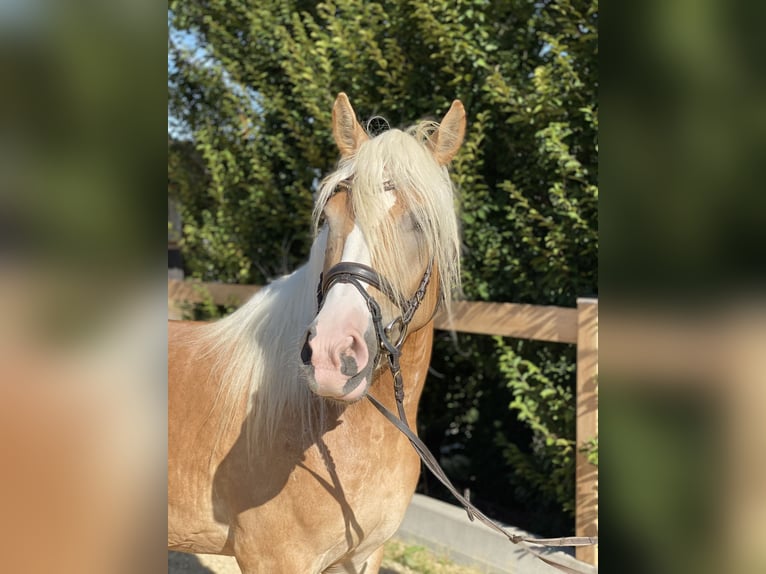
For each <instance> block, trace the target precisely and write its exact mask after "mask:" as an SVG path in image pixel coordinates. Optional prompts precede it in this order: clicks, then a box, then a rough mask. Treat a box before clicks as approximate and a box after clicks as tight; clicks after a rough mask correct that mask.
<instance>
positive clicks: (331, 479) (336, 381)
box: [168, 95, 465, 574]
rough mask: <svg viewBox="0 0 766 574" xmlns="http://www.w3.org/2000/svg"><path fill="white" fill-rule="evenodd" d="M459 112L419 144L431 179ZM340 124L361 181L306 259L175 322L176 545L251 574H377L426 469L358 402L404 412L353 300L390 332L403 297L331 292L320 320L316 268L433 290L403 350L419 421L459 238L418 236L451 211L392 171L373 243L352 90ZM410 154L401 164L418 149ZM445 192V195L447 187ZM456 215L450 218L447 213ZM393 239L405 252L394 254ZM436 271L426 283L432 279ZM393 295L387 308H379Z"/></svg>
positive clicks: (408, 406)
mask: <svg viewBox="0 0 766 574" xmlns="http://www.w3.org/2000/svg"><path fill="white" fill-rule="evenodd" d="M453 110H454V111H453ZM464 118H465V115H464V112H463V109H462V105H460V104H459V102H456V103H455V104H453V107H452V108H451V110H450V113H449V114H447V116H445V119H444V120H443V122H442V127H441V128H439V131H438V132H434V135H433V137H432V138H431V139H430V140H427V141H426V142H425V143H418V145H419V146H421V147H422V148H423V149H424V150H428V151H429V153H430V154H431V155H430V156H429V157H431V161H432V162H433V163H434V166H436V168H434V166H430V167H429V169H432V168H434V169H439V170H440V173H444V174H446V170H445V169H444V166H445V165H446V164H447V163H448V162H449V160H450V159H451V158H452V156H454V153H455V152H456V151H457V149H458V147H459V146H460V143H461V142H462V137H463V129H464V124H465V119H464ZM333 119H334V125H333V127H334V135H335V139H336V142H337V143H338V147H339V148H340V150H341V154H342V156H343V157H344V158H346V159H347V160H348V161H347V164H348V165H346V170H347V171H348V170H352V171H353V173H350V174H349V173H345V172H343V169H344V168H343V165H344V164H343V160H342V161H341V167H339V170H338V171H339V172H340V173H339V175H338V178H339V179H338V181H340V179H344V180H347V181H348V180H349V178H350V177H356V178H357V179H358V180H359V181H360V183H355V184H354V191H353V193H352V191H351V189H350V187H349V190H348V193H336V192H335V191H332V190H330V191H326V192H325V193H324V195H322V193H321V192H320V197H319V199H318V203H319V206H320V207H319V209H318V210H317V213H319V212H321V213H322V214H323V216H324V217H325V218H326V219H327V224H326V225H324V226H323V227H322V229H321V230H320V231H319V233H318V235H317V239H316V241H315V244H314V247H313V248H312V254H311V257H310V260H309V263H308V264H307V265H306V266H304V267H303V268H301V269H299V270H298V271H296V272H295V273H293V274H292V275H290V276H288V277H285V278H282V279H280V280H278V281H276V282H274V283H272V284H271V285H270V286H268V287H266V288H265V289H263V290H262V291H261V292H259V293H258V294H257V295H256V296H255V297H254V299H253V300H252V301H250V302H249V303H248V304H246V305H245V306H244V307H243V308H242V309H240V310H239V311H237V312H236V313H234V314H233V315H231V316H230V317H228V318H227V319H224V320H222V321H220V322H217V323H214V324H200V323H182V322H171V323H170V324H169V331H168V341H169V355H168V363H169V389H168V413H169V418H168V504H169V510H168V536H169V547H170V548H171V549H174V550H182V551H187V552H199V553H217V554H233V555H235V556H236V557H237V561H238V563H239V565H240V567H241V569H242V570H243V572H245V573H246V574H251V573H256V572H259V573H260V572H263V573H289V574H294V573H301V574H303V573H311V574H314V573H316V574H319V573H323V572H354V573H361V572H364V573H366V574H374V573H376V572H378V569H379V567H380V561H381V559H382V545H383V543H384V542H385V541H386V540H387V539H388V538H390V537H391V536H392V535H393V534H394V532H395V531H396V529H397V528H398V526H399V524H400V522H401V520H402V518H403V516H404V512H405V510H406V508H407V505H408V504H409V502H410V499H411V497H412V494H413V492H414V489H415V485H416V482H417V478H418V473H419V468H420V461H419V459H418V456H417V455H416V454H415V452H414V451H413V450H412V448H411V447H410V444H409V442H408V441H407V439H406V438H405V437H404V436H403V435H401V434H400V433H399V432H398V430H397V429H396V428H395V427H394V426H393V425H391V424H389V423H388V421H386V420H385V419H384V418H383V417H382V416H381V414H380V413H379V412H377V411H376V410H375V408H374V407H373V406H372V404H371V403H370V402H368V401H366V400H359V399H361V398H363V397H364V396H365V395H366V394H368V393H369V394H370V395H373V396H374V397H375V398H377V399H378V400H379V401H380V402H381V403H383V404H384V405H385V406H386V407H387V408H388V409H389V410H394V409H395V408H396V407H395V401H394V393H393V377H392V375H391V372H390V371H389V370H388V369H385V368H383V367H381V366H380V365H379V363H378V362H377V361H376V357H377V355H378V347H379V341H377V340H375V329H373V323H372V322H371V320H370V317H369V312H368V309H367V305H366V304H365V300H364V298H363V296H360V294H359V293H358V292H357V291H356V290H357V289H359V290H361V289H362V288H363V289H364V290H365V292H368V293H369V294H370V295H371V296H374V298H375V299H376V300H378V301H379V302H380V303H381V307H382V308H383V315H384V317H385V320H386V322H388V321H389V320H391V319H392V318H393V317H395V316H396V314H397V303H401V301H397V300H396V298H395V297H393V296H392V295H391V294H390V293H388V294H387V295H384V294H383V293H382V292H380V291H378V290H377V289H375V288H373V287H369V286H364V287H360V286H357V287H354V286H352V285H349V284H335V285H333V286H329V287H328V289H327V292H326V293H324V294H323V295H324V297H323V302H322V305H321V307H320V309H319V310H318V309H317V295H316V293H317V284H318V282H319V281H320V277H321V275H320V274H321V273H325V276H326V273H327V271H328V269H331V268H332V267H333V266H334V265H336V264H338V263H339V262H341V261H353V262H360V263H362V264H367V265H371V266H372V267H376V266H377V265H380V266H382V268H383V269H385V270H386V271H387V272H388V274H389V275H388V276H387V277H386V279H387V280H388V279H394V281H393V287H394V288H395V289H396V290H398V292H399V293H412V292H413V291H414V290H415V289H416V288H417V287H418V285H419V284H420V285H421V286H422V287H423V288H424V289H425V296H424V297H422V298H421V299H422V300H419V301H418V305H417V306H416V308H417V310H416V311H415V312H414V313H413V314H412V317H410V319H411V322H410V323H409V333H408V335H407V337H406V338H405V339H404V342H403V344H402V346H401V349H400V350H401V359H400V364H401V372H402V375H403V380H404V382H405V391H406V392H405V401H404V410H405V412H406V415H407V418H408V419H409V421H410V422H411V424H412V425H413V427H414V426H415V421H416V413H417V404H418V400H419V398H420V394H421V392H422V389H423V383H424V381H425V377H426V373H427V370H428V363H429V360H430V353H431V342H432V338H433V322H432V317H433V313H434V311H435V309H436V306H437V304H438V302H439V299H440V297H442V296H444V295H445V293H444V290H445V287H444V275H445V271H444V269H445V268H446V269H447V272H448V273H449V274H450V277H449V278H448V279H449V280H454V274H455V270H456V269H457V263H456V259H457V253H456V252H455V249H454V248H451V247H449V246H448V247H444V245H441V244H439V242H442V243H443V242H444V241H452V242H453V243H452V244H453V246H454V245H457V238H456V237H454V238H452V237H445V236H444V235H440V234H439V230H435V231H434V234H433V236H432V237H431V236H428V237H425V238H421V237H420V235H417V234H421V233H425V234H427V233H430V231H429V230H426V231H425V232H424V231H422V228H423V226H429V225H430V226H435V225H438V224H439V222H438V221H431V220H438V219H439V218H442V219H444V218H445V217H447V216H445V215H444V214H445V213H446V211H443V210H442V211H438V210H439V209H442V208H443V206H442V207H440V208H438V209H437V211H433V209H431V208H430V207H429V206H426V208H423V206H422V205H420V204H424V203H429V202H433V203H443V202H444V197H441V198H436V199H433V198H429V197H423V196H422V190H421V191H420V192H419V193H421V195H412V196H407V195H406V192H404V191H402V189H403V187H404V185H406V183H407V182H409V183H411V182H413V181H414V182H415V183H417V181H418V177H417V176H413V175H412V174H409V175H407V174H405V175H406V178H405V179H406V182H400V181H399V180H397V179H396V177H397V174H396V173H390V174H389V173H386V176H387V177H389V176H390V177H391V178H392V180H393V181H394V182H395V183H396V184H397V191H396V194H393V193H392V192H390V191H384V190H382V191H381V194H380V196H376V197H375V198H372V199H373V200H374V201H377V202H380V201H383V204H384V206H385V210H384V212H385V213H386V214H387V215H386V216H387V217H390V219H391V221H393V222H394V224H393V225H394V227H392V229H393V231H391V230H390V229H389V230H388V231H386V233H389V234H390V233H393V235H390V236H388V235H387V236H384V237H383V239H380V238H377V237H376V236H375V233H377V232H378V231H379V227H380V226H379V225H378V222H379V221H380V217H382V216H381V215H380V214H378V215H376V216H374V217H373V215H371V214H370V211H371V210H370V209H369V205H366V204H364V202H366V201H368V200H367V199H361V198H360V197H359V195H360V194H361V193H362V192H363V191H364V182H363V181H362V180H364V178H367V179H369V174H368V173H366V172H365V171H364V166H363V165H361V163H362V160H363V158H364V156H363V152H362V151H360V150H363V149H364V148H363V147H362V146H363V145H364V143H365V142H366V141H367V139H368V138H367V136H366V134H364V133H363V131H361V128H360V127H359V125H358V124H357V123H356V121H355V116H354V115H353V110H352V109H351V107H350V104H348V100H347V99H346V98H345V95H341V96H339V98H338V100H337V101H336V105H335V109H334V114H333ZM445 126H446V127H445ZM447 128H449V129H447ZM392 131H395V130H392ZM399 133H401V132H399ZM439 136H441V137H439ZM379 137H382V136H379ZM391 137H399V136H394V135H392V136H391ZM406 137H408V138H410V139H413V138H411V136H409V135H408V136H406ZM375 139H378V138H375ZM370 141H374V140H370ZM384 143H385V142H384ZM381 145H383V144H381ZM397 145H400V144H397ZM408 145H409V144H408ZM394 147H395V146H394ZM368 149H373V148H372V146H370V147H369V148H368ZM403 151H404V152H405V153H408V155H407V156H406V157H404V159H403V161H404V162H405V163H406V162H408V161H412V162H415V161H416V159H417V157H420V156H419V155H417V154H419V153H421V152H418V151H417V150H415V148H413V149H412V150H410V151H409V152H407V150H403ZM357 152H358V153H357ZM370 153H372V152H370ZM413 154H415V156H417V157H414V156H413ZM357 155H358V157H357ZM423 157H425V156H423ZM394 160H396V158H394ZM394 160H390V159H385V158H384V159H383V160H381V165H384V166H385V170H389V169H391V166H392V165H396V164H395V163H392V161H394ZM354 162H357V163H354ZM349 166H350V167H349ZM434 173H436V172H434ZM413 178H414V179H413ZM328 179H332V178H328ZM441 181H442V187H443V186H444V185H449V183H448V181H449V180H448V179H447V180H446V183H445V180H441ZM379 183H380V185H381V186H382V184H383V182H382V181H381V182H379ZM336 184H337V182H336V181H330V182H329V184H328V185H330V186H332V187H336V186H337V185H336ZM424 185H425V184H424ZM411 187H418V186H417V185H411ZM376 189H377V188H376ZM442 191H443V192H444V193H449V194H450V197H451V188H450V189H449V190H448V191H444V190H442ZM354 194H356V195H354ZM386 194H388V196H387V195H386ZM389 196H390V197H389ZM445 197H446V196H445ZM381 198H382V199H381ZM416 203H417V204H418V205H414V204H416ZM375 205H379V203H378V204H375ZM421 208H422V213H420V212H418V209H421ZM365 209H367V212H365ZM447 209H448V211H449V212H452V217H454V210H453V206H452V205H451V204H450V205H449V206H447ZM413 211H414V212H416V213H415V215H412V213H413ZM375 217H378V219H375ZM371 218H372V219H371ZM317 220H319V216H317ZM373 220H374V223H370V221H373ZM453 224H454V221H453V222H451V223H450V224H449V225H452V226H453V227H454V231H456V224H455V225H453ZM450 229H452V228H450ZM413 230H414V231H413ZM356 231H360V232H361V233H355V232H356ZM362 236H363V238H361V237H362ZM354 237H356V239H354ZM360 238H361V239H360ZM390 241H396V242H397V243H398V244H397V245H390V244H388V245H386V244H387V243H389V242H390ZM368 242H375V245H372V246H368ZM392 249H393V250H396V249H399V252H395V253H392V254H390V255H389V259H388V260H386V259H385V254H384V255H383V256H381V255H379V253H380V252H381V250H387V251H389V252H390V251H391V250H392ZM424 250H425V251H430V252H426V253H423V251H424ZM445 254H447V255H445ZM450 257H453V258H454V259H455V261H452V262H450V261H449V260H448V259H449V258H450ZM429 261H430V262H431V263H432V264H433V276H432V278H431V280H430V282H427V283H423V282H421V278H422V277H423V269H424V267H425V266H426V265H427V264H428V268H429V270H430V269H431V264H430V263H428V262H429ZM397 265H399V268H398V269H397V267H396V266H397ZM394 274H396V275H397V276H396V277H394ZM386 296H388V297H389V298H392V299H393V300H394V303H390V302H388V301H385V303H384V300H385V299H386ZM399 308H401V307H399ZM371 333H372V335H371ZM301 347H303V351H301ZM301 358H302V360H301ZM309 389H310V390H309ZM312 391H313V392H312Z"/></svg>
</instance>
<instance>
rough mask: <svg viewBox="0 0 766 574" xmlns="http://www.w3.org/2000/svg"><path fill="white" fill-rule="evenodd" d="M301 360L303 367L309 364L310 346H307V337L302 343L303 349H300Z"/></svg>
mask: <svg viewBox="0 0 766 574" xmlns="http://www.w3.org/2000/svg"><path fill="white" fill-rule="evenodd" d="M301 360H302V361H303V364H304V365H310V364H311V345H309V337H306V342H305V343H303V348H302V349H301Z"/></svg>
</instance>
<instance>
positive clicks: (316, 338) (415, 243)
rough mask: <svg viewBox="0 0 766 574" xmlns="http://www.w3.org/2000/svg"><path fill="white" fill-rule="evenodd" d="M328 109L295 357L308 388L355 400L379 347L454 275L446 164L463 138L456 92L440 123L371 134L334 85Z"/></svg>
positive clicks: (395, 338) (432, 302)
mask: <svg viewBox="0 0 766 574" xmlns="http://www.w3.org/2000/svg"><path fill="white" fill-rule="evenodd" d="M332 117H333V135H334V137H335V142H336V144H337V145H338V148H339V150H340V153H341V160H340V162H339V165H338V169H337V170H336V171H335V172H333V173H332V174H331V175H330V176H328V177H327V178H326V179H325V180H324V181H323V182H322V184H321V186H320V189H319V192H318V198H317V207H316V209H315V222H316V225H317V227H318V228H319V227H321V232H320V235H322V236H323V237H324V238H325V239H326V248H325V251H324V262H323V265H322V267H323V271H322V278H321V279H320V282H319V285H318V288H317V295H318V300H319V312H318V314H317V315H316V317H315V319H314V321H313V322H312V323H311V325H310V326H309V328H308V331H307V333H306V338H305V344H304V346H303V349H302V352H301V358H302V360H303V363H304V366H305V373H306V380H307V382H308V385H309V387H310V388H311V390H313V391H314V392H315V393H317V394H318V395H320V396H324V397H328V398H332V399H335V400H339V401H343V402H354V401H356V400H359V399H361V398H362V397H364V396H365V394H366V392H367V390H368V388H369V386H370V384H371V383H372V380H373V375H374V371H375V368H376V365H377V364H378V355H379V351H380V349H381V347H383V348H385V347H386V345H394V346H398V347H399V348H401V344H402V343H403V340H404V338H405V337H406V334H407V332H408V331H409V332H413V331H415V330H417V329H418V328H420V327H422V326H424V325H425V324H427V323H428V322H429V321H430V319H431V318H432V316H433V313H434V312H435V308H436V305H437V303H438V301H439V297H440V296H442V297H447V298H448V297H449V294H450V290H451V289H452V288H453V287H454V286H455V285H456V284H457V282H458V277H459V238H458V226H457V220H456V216H455V209H454V201H453V196H452V184H451V182H450V179H449V175H448V174H447V170H446V165H447V164H448V163H449V162H450V161H451V160H452V158H453V157H454V156H455V154H456V153H457V151H458V149H459V148H460V145H461V143H462V141H463V136H464V133H465V111H464V109H463V105H462V104H461V103H460V102H459V101H457V100H456V101H455V102H453V104H452V106H451V107H450V109H449V111H448V112H447V114H446V115H445V116H444V118H443V119H442V122H441V123H440V124H439V125H437V124H435V123H433V122H430V123H423V124H419V125H418V126H415V127H413V128H411V129H410V130H408V131H407V132H403V131H400V130H389V131H386V132H384V133H383V134H381V135H379V136H377V137H374V138H370V137H369V136H368V135H367V133H366V132H365V131H364V130H363V129H362V127H361V126H360V125H359V123H358V122H357V120H356V114H355V112H354V110H353V108H352V107H351V104H350V103H349V100H348V98H347V97H346V95H345V94H342V93H341V94H339V95H338V98H337V99H336V100H335V105H334V107H333V115H332Z"/></svg>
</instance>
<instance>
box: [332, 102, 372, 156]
mask: <svg viewBox="0 0 766 574" xmlns="http://www.w3.org/2000/svg"><path fill="white" fill-rule="evenodd" d="M332 135H333V136H334V137H335V143H336V144H337V146H338V149H339V150H340V155H341V156H343V157H346V156H349V155H353V154H354V153H356V150H358V149H359V146H360V145H362V143H364V142H365V141H367V140H368V139H369V136H368V135H367V134H366V133H365V131H364V130H363V129H362V126H360V125H359V122H358V121H356V112H354V108H352V107H351V102H349V101H348V96H347V95H346V94H344V93H343V92H341V93H339V94H338V97H337V98H335V104H334V105H333V107H332Z"/></svg>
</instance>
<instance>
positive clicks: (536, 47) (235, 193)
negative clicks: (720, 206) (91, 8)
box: [168, 0, 598, 532]
mask: <svg viewBox="0 0 766 574" xmlns="http://www.w3.org/2000/svg"><path fill="white" fill-rule="evenodd" d="M170 9H171V15H170V20H171V37H170V42H169V51H170V61H171V63H170V64H169V104H168V106H169V113H170V114H171V117H172V118H174V122H176V124H174V125H177V126H180V127H174V128H173V129H172V130H171V131H170V135H171V136H172V137H171V138H169V144H168V147H169V166H168V180H169V182H168V183H169V189H170V193H171V195H173V196H174V197H175V198H177V199H178V201H179V204H180V210H181V213H182V217H183V222H184V229H183V239H182V243H181V247H182V250H183V253H184V257H185V261H186V265H187V270H188V271H189V272H190V273H191V274H192V275H193V276H194V277H198V278H200V279H215V280H223V281H235V282H250V283H262V282H264V281H266V280H268V279H270V278H272V277H274V276H276V275H278V274H280V273H282V272H284V271H288V270H291V269H293V268H294V267H295V266H296V265H298V264H299V263H301V262H302V261H303V260H305V258H306V255H307V253H308V247H309V243H310V236H309V229H310V225H309V220H310V211H311V205H312V191H313V189H314V187H315V185H316V181H317V180H318V178H320V177H321V176H322V175H324V174H325V173H327V172H328V171H329V170H330V169H331V168H332V167H333V165H334V162H335V161H336V160H337V151H336V149H335V147H334V144H333V142H332V137H331V131H330V119H331V118H330V116H331V108H332V102H333V100H334V98H335V95H336V94H337V93H338V92H339V91H346V92H347V93H348V94H349V96H350V97H351V100H352V102H353V104H354V106H355V108H356V109H357V111H358V112H359V113H360V114H361V115H362V116H363V117H371V116H374V115H376V114H384V115H385V117H386V119H387V120H388V121H389V122H390V124H391V125H393V126H396V125H400V124H402V123H405V122H406V123H409V122H411V121H413V120H416V119H419V118H423V117H426V116H432V115H441V114H443V113H444V112H445V111H446V109H447V108H448V106H449V104H450V102H451V101H452V100H453V99H454V98H460V99H461V100H462V101H463V103H464V104H465V106H466V109H467V112H468V117H469V126H468V132H467V139H466V142H465V144H464V146H463V148H462V150H461V151H460V153H459V154H458V156H457V158H456V160H455V162H454V165H453V177H454V181H455V183H456V185H457V186H458V188H459V190H460V194H461V202H462V213H461V218H462V227H463V237H464V243H465V254H464V285H465V296H466V298H467V299H472V300H490V301H514V302H526V303H536V304H549V305H550V304H553V305H565V306H573V305H574V303H575V299H576V297H578V296H584V295H588V296H592V295H596V294H597V253H598V229H597V201H598V187H597V176H598V164H597V152H598V145H597V131H598V107H597V103H596V94H597V89H598V76H597V63H596V62H597V55H598V44H597V26H598V13H597V3H596V1H595V0H547V1H542V2H531V1H528V0H502V1H501V0H459V1H457V2H455V1H447V0H429V1H415V0H411V1H406V0H399V1H379V2H369V1H362V0H336V1H327V2H310V1H305V0H303V1H300V0H286V1H281V0H280V1H276V0H259V1H258V2H255V1H247V0H207V1H205V2H200V1H198V0H196V1H195V0H176V1H173V2H171V5H170ZM181 30H183V31H187V33H188V35H186V36H184V35H182V34H180V33H178V31H181ZM192 35H193V37H194V38H197V40H195V41H189V38H190V37H192ZM456 342H457V345H456ZM432 366H433V375H432V376H431V377H430V379H429V382H428V384H427V387H426V392H425V394H424V397H423V402H422V409H421V417H420V421H419V422H420V424H421V427H422V428H421V429H420V432H421V434H422V435H423V436H425V437H426V440H427V442H428V444H429V445H430V446H431V447H432V448H434V450H436V451H437V452H440V453H441V456H442V460H443V462H444V463H445V465H446V466H447V467H448V469H449V470H451V471H453V472H454V473H455V477H456V478H457V482H458V483H460V485H461V486H464V487H470V488H471V490H472V492H473V494H474V498H475V500H477V501H480V502H481V501H482V500H487V501H491V503H492V504H494V505H496V507H497V509H498V510H497V514H499V515H501V516H504V517H508V516H510V517H512V518H513V519H516V518H517V516H516V515H515V514H514V513H521V516H519V517H518V518H519V520H517V521H516V523H517V524H519V525H520V526H527V527H529V528H535V529H537V531H539V532H548V531H552V529H554V528H560V527H561V526H562V525H567V524H570V523H571V509H572V505H573V487H574V483H573V477H572V467H573V458H574V451H573V440H574V422H573V421H574V404H573V393H574V390H573V389H574V352H573V349H572V348H571V347H570V346H567V345H556V344H542V343H532V342H523V341H513V340H501V339H492V338H490V337H481V336H475V335H463V334H461V335H458V336H457V337H456V339H455V338H452V337H449V336H447V335H446V334H439V335H438V336H437V341H436V344H435V351H434V359H433V362H432ZM421 488H425V489H428V488H432V485H431V483H430V482H428V479H424V483H423V484H422V485H421ZM433 488H434V489H435V488H436V487H433ZM541 508H542V509H543V510H542V511H540V509H541ZM539 516H543V518H542V519H540V520H538V517H539Z"/></svg>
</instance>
